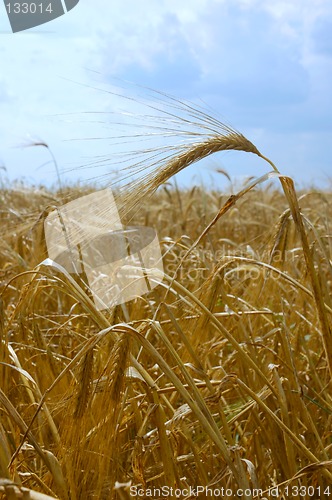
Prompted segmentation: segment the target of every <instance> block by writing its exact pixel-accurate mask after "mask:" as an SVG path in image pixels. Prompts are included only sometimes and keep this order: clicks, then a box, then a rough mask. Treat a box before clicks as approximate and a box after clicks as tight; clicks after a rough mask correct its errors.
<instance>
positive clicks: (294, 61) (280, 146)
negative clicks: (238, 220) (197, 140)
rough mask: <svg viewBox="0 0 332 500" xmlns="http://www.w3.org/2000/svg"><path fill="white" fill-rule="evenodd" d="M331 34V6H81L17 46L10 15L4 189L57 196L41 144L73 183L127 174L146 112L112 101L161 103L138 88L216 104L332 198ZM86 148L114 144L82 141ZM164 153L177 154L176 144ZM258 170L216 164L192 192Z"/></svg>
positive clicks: (243, 159) (1, 62)
mask: <svg viewBox="0 0 332 500" xmlns="http://www.w3.org/2000/svg"><path fill="white" fill-rule="evenodd" d="M331 33H332V2H331V1H330V0H288V1H286V0H190V1H189V0H182V1H179V0H158V1H157V0H140V1H139V2H137V1H136V0H122V1H121V2H120V1H110V0H97V1H95V2H92V1H91V0H80V2H79V4H78V5H77V6H76V7H75V8H74V9H72V10H71V11H70V12H68V13H67V14H66V15H64V16H62V17H59V18H58V19H56V20H54V21H52V22H50V23H47V24H44V25H42V26H40V27H38V28H35V29H31V30H27V31H25V32H21V33H15V34H13V33H11V30H10V25H9V21H8V19H7V16H6V11H5V7H4V5H2V4H1V5H0V112H1V121H0V167H4V168H5V169H6V170H5V169H4V168H2V169H0V180H1V178H2V179H5V178H9V179H18V178H24V179H25V180H26V181H27V182H30V183H40V182H41V183H48V184H49V183H55V182H56V175H55V169H54V167H53V165H52V164H50V163H49V160H50V155H49V152H48V150H47V149H46V148H43V147H28V148H27V147H25V148H23V147H22V146H23V145H28V144H31V143H33V142H39V141H41V142H45V143H47V144H48V145H49V147H50V149H51V151H52V152H53V154H54V156H55V158H56V160H57V162H58V165H59V169H60V170H61V172H62V173H61V176H62V179H63V182H64V181H65V180H67V179H68V180H74V179H82V178H85V179H87V178H91V177H98V176H99V175H103V174H104V173H105V172H108V171H110V170H111V169H113V168H116V169H117V170H121V168H122V167H121V162H119V164H118V165H117V164H116V161H114V158H117V156H116V153H117V152H118V150H119V147H120V146H119V145H117V144H116V141H114V140H112V138H111V136H112V134H113V136H114V137H116V136H117V135H119V131H118V130H117V125H116V124H117V123H118V122H121V123H123V121H124V120H125V117H126V116H129V115H130V114H135V113H136V112H137V113H141V114H142V113H143V114H144V111H143V112H142V111H138V108H137V102H136V101H134V100H131V99H120V98H118V97H117V96H116V95H115V94H114V93H112V92H114V88H115V85H118V86H119V87H120V88H122V87H123V86H124V87H125V88H126V90H125V91H124V92H123V91H122V90H120V91H119V93H122V92H123V93H124V94H125V95H128V96H129V95H130V96H132V95H136V94H138V95H139V96H142V95H143V96H144V95H145V97H146V98H148V99H149V91H148V90H144V89H142V88H140V87H135V86H134V85H132V86H128V85H126V84H124V82H125V81H130V82H134V83H135V84H137V85H141V86H145V87H149V88H153V89H157V90H160V91H161V92H165V93H168V94H171V95H173V96H176V97H178V98H179V99H183V100H185V99H188V100H190V101H192V102H193V103H195V105H196V104H199V105H202V103H204V106H205V107H206V109H208V110H209V111H208V112H209V113H211V114H213V115H214V116H216V117H217V118H218V119H221V120H225V121H226V122H227V123H229V124H231V125H232V126H233V127H235V128H236V129H238V130H240V131H241V132H242V133H243V134H244V135H246V136H247V137H248V138H249V139H250V140H252V142H254V143H255V145H256V146H257V147H258V149H260V150H261V151H262V153H263V154H265V155H266V156H268V157H270V158H271V159H272V160H273V161H274V162H275V163H276V164H277V166H278V168H279V169H280V170H281V171H282V172H283V173H285V174H287V175H291V176H292V177H294V178H295V180H296V182H297V184H298V185H299V186H303V185H304V184H310V183H313V182H315V183H316V184H318V185H320V186H324V184H327V183H328V179H329V178H331V174H332V168H331V167H332V165H331V162H332V154H331V153H332V133H331V132H332V121H331V116H332V92H331V86H332V84H331V82H332V36H331ZM108 90H110V91H111V92H108ZM126 92H127V93H128V94H126ZM115 93H116V92H115ZM150 97H151V95H150ZM140 98H141V97H138V98H137V99H138V100H139V99H140ZM154 98H155V96H153V95H152V99H154ZM163 106H164V104H163ZM94 112H95V113H94ZM119 112H122V114H117V113H119ZM126 113H128V115H126ZM116 116H117V118H115V117H116ZM137 116H138V114H137ZM128 120H129V121H130V119H129V118H128ZM141 120H142V121H141V122H140V124H139V126H141V127H143V129H142V128H141V130H144V123H145V122H144V117H141ZM137 123H138V120H136V124H137ZM130 130H133V129H131V128H130V126H129V127H128V131H130ZM146 130H148V127H146ZM149 132H150V133H153V130H152V128H151V129H150V131H149ZM129 135H130V132H129ZM86 138H104V139H103V140H76V139H86ZM107 138H109V139H107ZM155 140H156V143H155V144H156V146H163V137H157V134H156V139H155ZM158 141H159V142H158ZM121 147H122V148H123V147H124V144H122V145H121ZM135 147H136V146H135ZM137 147H139V144H138V146H137ZM137 147H136V149H137ZM249 156H250V155H241V154H239V153H236V152H234V153H232V152H230V153H226V154H220V155H216V156H215V157H213V159H211V161H210V163H209V165H208V166H207V167H204V168H200V166H199V165H197V167H195V169H192V170H191V169H187V171H186V172H185V173H182V176H181V177H180V182H189V181H192V180H193V179H194V182H200V181H203V182H205V181H208V180H209V178H210V177H211V175H213V174H212V171H213V169H218V168H219V169H224V170H226V171H227V172H228V173H229V175H230V176H231V177H232V178H233V177H234V179H238V178H240V179H241V177H243V176H249V175H263V174H264V173H265V172H266V171H267V170H268V168H267V167H266V166H265V165H264V164H262V161H261V160H259V159H258V158H254V157H253V158H251V157H249ZM104 157H105V158H106V159H107V158H109V162H107V161H104V160H103V161H102V162H100V165H98V158H104ZM91 159H92V160H93V159H94V160H95V161H92V166H90V167H89V168H83V169H81V168H79V166H80V165H86V164H87V163H89V162H91Z"/></svg>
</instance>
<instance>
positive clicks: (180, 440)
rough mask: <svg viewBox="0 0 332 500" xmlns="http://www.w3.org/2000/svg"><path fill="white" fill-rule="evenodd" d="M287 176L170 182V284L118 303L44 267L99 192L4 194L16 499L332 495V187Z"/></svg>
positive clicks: (16, 190)
mask: <svg viewBox="0 0 332 500" xmlns="http://www.w3.org/2000/svg"><path fill="white" fill-rule="evenodd" d="M284 182H285V183H286V184H287V183H288V184H287V185H286V186H284V188H285V190H286V191H285V192H286V194H285V193H284V192H281V191H279V190H277V189H276V187H275V186H274V187H273V185H266V184H264V185H263V186H258V187H257V186H254V185H253V183H252V184H251V187H250V185H248V186H249V188H248V187H247V188H246V187H244V188H243V189H242V191H240V193H239V195H236V194H233V196H231V197H229V196H228V195H225V194H223V193H221V192H218V191H211V190H207V189H203V188H198V187H196V188H193V189H191V190H190V189H188V190H179V189H178V188H177V187H176V186H174V185H171V184H166V185H164V186H162V187H160V188H159V190H158V191H157V192H156V193H155V194H154V195H152V196H150V197H149V198H145V199H144V200H143V201H142V202H141V203H140V207H139V208H140V209H139V210H138V211H136V213H135V216H134V217H133V218H132V219H131V220H132V221H133V222H135V223H138V224H140V225H147V226H153V227H155V228H156V230H157V232H158V235H159V239H160V244H161V250H162V253H163V255H164V268H165V273H166V275H165V279H164V281H163V284H162V285H159V286H158V287H157V288H155V289H154V290H152V291H151V292H150V293H149V294H148V295H146V296H144V297H142V298H138V299H136V300H133V301H131V302H128V303H127V304H126V305H125V307H121V306H117V307H115V308H113V309H111V310H106V311H99V310H97V309H96V308H95V307H94V304H93V301H91V299H90V297H89V294H88V292H87V290H86V289H85V288H84V286H82V284H81V283H80V282H79V280H78V279H76V280H75V279H73V278H72V277H70V275H66V274H63V273H61V272H60V271H57V270H56V269H53V268H50V267H49V266H45V265H39V264H40V263H41V262H42V260H43V259H44V258H45V257H46V255H45V244H44V239H43V230H42V229H43V218H44V217H45V214H46V213H48V212H49V210H50V209H51V208H50V207H53V206H57V205H61V204H62V203H64V201H68V199H74V198H76V197H78V196H82V195H83V194H85V193H86V192H87V190H86V189H84V188H79V187H78V188H68V189H67V190H64V191H62V192H61V193H59V192H58V193H56V192H52V191H48V190H46V189H43V188H38V189H37V188H36V189H32V188H25V187H23V186H11V187H8V186H7V187H6V186H3V187H2V190H1V192H0V214H1V227H2V239H1V246H0V269H1V281H0V285H1V288H0V292H1V324H0V327H1V330H0V332H1V365H0V371H1V390H0V412H1V413H0V415H1V424H0V433H1V434H0V436H1V439H0V476H1V480H0V491H2V498H9V499H12V498H31V499H34V498H36V499H38V498H41V499H42V498H50V497H51V498H61V499H70V500H75V499H77V500H78V499H82V500H83V499H90V498H91V499H95V498H96V499H108V498H119V499H125V498H132V497H134V496H135V495H136V496H138V495H140V496H141V497H142V496H143V495H144V497H145V498H148V497H150V498H159V497H161V494H162V492H164V493H165V495H164V497H168V498H171V497H172V496H175V493H176V494H177V496H178V497H180V498H194V497H195V495H196V494H199V496H200V497H201V498H208V497H211V495H212V496H213V495H214V496H218V493H217V492H216V491H215V492H214V493H213V490H215V489H219V492H220V491H221V488H224V489H225V490H224V491H225V492H226V489H228V490H227V491H228V493H227V495H228V497H229V496H230V492H232V498H264V497H266V498H269V496H268V495H269V488H270V492H271V488H272V487H274V488H276V487H278V489H275V490H274V491H275V492H276V491H277V493H276V494H275V495H274V496H276V495H278V498H282V499H283V498H285V499H286V498H291V492H292V494H293V497H294V498H328V491H329V490H328V489H327V488H328V487H329V485H331V479H332V470H331V464H332V462H331V460H330V457H331V448H332V441H331V420H332V401H331V351H328V348H329V345H330V342H331V339H330V336H331V313H332V304H331V282H332V267H331V266H332V239H331V236H332V233H331V225H330V224H331V215H332V195H331V193H330V192H320V191H318V190H311V191H310V190H308V191H303V192H301V193H300V194H298V195H297V196H296V195H295V191H294V190H293V187H292V183H291V182H290V181H288V180H287V179H286V180H285V181H284ZM217 215H218V217H216V216H217ZM162 487H164V490H162ZM165 487H168V488H169V489H168V490H166V489H165ZM190 487H191V489H190ZM197 487H201V488H202V487H207V488H210V490H209V489H207V490H204V492H203V491H202V489H201V490H198V493H197V490H196V491H195V488H197ZM135 488H136V489H135ZM171 488H174V489H173V490H171ZM291 488H293V489H292V490H291ZM296 488H298V489H296ZM158 489H160V490H158ZM200 491H201V492H200ZM209 491H210V492H212V493H211V494H210V493H209ZM241 491H242V492H243V495H242V496H241ZM331 493H332V491H331ZM43 495H44V496H43ZM180 495H181V496H180ZM226 497H227V496H226V494H224V498H226Z"/></svg>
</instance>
